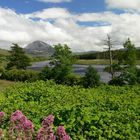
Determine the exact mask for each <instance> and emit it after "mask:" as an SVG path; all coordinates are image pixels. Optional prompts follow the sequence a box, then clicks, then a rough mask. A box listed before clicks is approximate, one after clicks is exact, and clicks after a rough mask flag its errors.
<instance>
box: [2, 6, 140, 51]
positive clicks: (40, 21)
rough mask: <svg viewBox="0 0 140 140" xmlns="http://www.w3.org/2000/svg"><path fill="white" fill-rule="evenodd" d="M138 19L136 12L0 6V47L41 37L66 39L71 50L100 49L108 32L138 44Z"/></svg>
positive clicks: (120, 40)
mask: <svg viewBox="0 0 140 140" xmlns="http://www.w3.org/2000/svg"><path fill="white" fill-rule="evenodd" d="M95 23H98V25H96V26H95ZM139 23H140V14H139V13H138V12H135V13H134V12H125V13H122V14H115V13H113V12H109V11H107V12H101V13H81V14H73V13H71V12H70V11H68V10H67V9H65V8H59V7H58V8H56V7H55V8H49V9H44V10H42V11H37V12H34V13H29V14H26V15H25V14H18V13H16V12H15V11H13V10H11V9H5V8H0V34H1V37H0V47H3V48H5V47H9V44H10V43H19V44H20V45H22V46H25V45H27V44H28V43H30V42H32V41H35V40H41V41H45V42H47V43H50V44H57V43H62V44H64V43H66V44H68V45H69V47H70V48H72V50H73V51H90V50H92V51H93V50H94V51H95V50H98V51H102V50H104V48H106V47H105V46H104V43H103V40H105V39H106V36H107V34H110V35H111V37H112V39H113V40H116V41H118V42H119V43H122V42H124V41H125V40H126V39H127V38H128V37H130V38H131V40H132V41H133V42H134V43H135V44H136V47H140V34H138V33H139V32H140V24H139ZM99 25H100V26H99ZM114 47H116V48H118V47H120V46H114Z"/></svg>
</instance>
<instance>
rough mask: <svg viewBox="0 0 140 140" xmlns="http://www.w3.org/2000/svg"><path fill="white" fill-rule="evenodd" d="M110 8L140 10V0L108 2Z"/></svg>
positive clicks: (110, 0)
mask: <svg viewBox="0 0 140 140" xmlns="http://www.w3.org/2000/svg"><path fill="white" fill-rule="evenodd" d="M106 3H107V5H108V7H109V8H118V9H133V10H139V9H140V0H106Z"/></svg>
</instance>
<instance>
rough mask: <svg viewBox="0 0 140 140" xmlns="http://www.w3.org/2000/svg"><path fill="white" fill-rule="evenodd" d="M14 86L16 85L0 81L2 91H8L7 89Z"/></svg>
mask: <svg viewBox="0 0 140 140" xmlns="http://www.w3.org/2000/svg"><path fill="white" fill-rule="evenodd" d="M13 84H15V82H12V81H7V80H0V91H1V90H4V89H6V88H7V87H10V86H12V85H13Z"/></svg>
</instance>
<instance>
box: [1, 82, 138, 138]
mask: <svg viewBox="0 0 140 140" xmlns="http://www.w3.org/2000/svg"><path fill="white" fill-rule="evenodd" d="M139 103H140V87H139V86H124V87H119V86H108V85H106V86H100V87H96V88H94V89H84V88H81V87H78V86H74V87H68V86H63V85H57V84H55V83H54V82H52V81H46V82H44V81H37V82H34V83H17V84H16V85H14V86H13V87H11V88H9V89H7V90H6V91H3V92H1V94H0V110H1V111H4V112H5V113H6V114H7V116H6V118H5V120H4V125H2V126H1V127H2V128H3V129H4V130H6V129H7V128H8V127H9V123H8V118H9V116H10V115H11V113H12V112H14V111H16V110H18V109H19V110H21V111H22V112H24V114H25V115H26V116H27V117H28V118H29V119H30V120H31V121H32V122H33V123H34V124H35V128H36V129H35V131H37V130H38V128H40V122H41V121H42V119H43V118H44V116H46V115H49V114H53V115H54V116H55V121H54V126H58V125H60V124H61V125H63V126H64V127H65V128H66V131H67V132H68V134H70V137H71V138H72V140H78V139H82V140H87V139H97V140H98V139H110V140H111V139H121V140H138V139H139V137H140V133H139V131H140V115H139V114H140V106H139Z"/></svg>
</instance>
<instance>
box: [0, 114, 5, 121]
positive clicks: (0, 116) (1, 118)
mask: <svg viewBox="0 0 140 140" xmlns="http://www.w3.org/2000/svg"><path fill="white" fill-rule="evenodd" d="M4 116H5V113H4V112H2V111H1V112H0V124H1V123H2V121H3V118H4Z"/></svg>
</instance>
